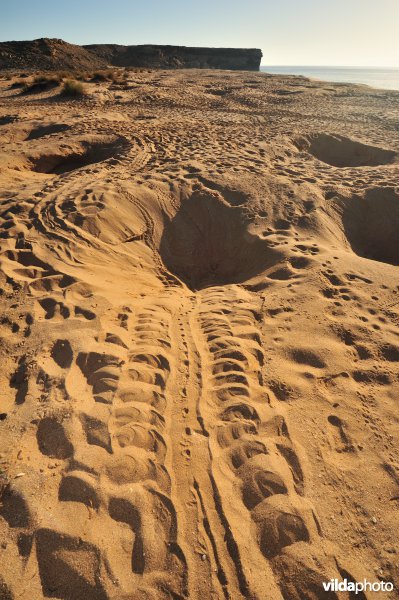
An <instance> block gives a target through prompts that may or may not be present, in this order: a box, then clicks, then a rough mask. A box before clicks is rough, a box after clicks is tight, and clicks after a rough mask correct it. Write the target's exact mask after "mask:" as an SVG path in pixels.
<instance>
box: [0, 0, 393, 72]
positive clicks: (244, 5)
mask: <svg viewBox="0 0 399 600" xmlns="http://www.w3.org/2000/svg"><path fill="white" fill-rule="evenodd" d="M398 31H399V0H330V1H326V0H303V1H302V2H300V1H297V0H240V2H238V1H236V0H230V1H229V0H199V1H197V2H192V1H190V0H186V1H184V0H169V1H162V0H140V1H137V0H96V1H94V0H69V1H64V0H0V40H1V41H6V40H23V39H34V38H38V37H57V38H63V39H64V40H66V41H68V42H72V43H77V44H89V43H105V42H108V43H119V44H145V43H153V44H177V45H179V44H182V45H187V46H227V47H231V46H233V47H258V48H262V50H263V54H264V57H263V60H262V64H265V65H267V64H269V65H284V64H285V65H351V66H391V67H399V34H398Z"/></svg>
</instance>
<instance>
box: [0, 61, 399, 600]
mask: <svg viewBox="0 0 399 600" xmlns="http://www.w3.org/2000/svg"><path fill="white" fill-rule="evenodd" d="M11 83H12V82H11ZM0 85H1V98H2V99H1V108H0V110H1V113H0V171H1V173H0V182H1V191H2V194H1V196H2V202H1V212H0V240H1V254H0V276H1V281H2V286H1V287H2V293H1V296H0V302H1V306H2V317H1V322H0V351H1V358H2V365H3V368H2V370H1V378H2V385H1V390H2V391H1V396H0V418H1V420H0V428H1V438H0V439H1V442H0V598H1V599H3V598H4V599H5V600H9V599H10V598H12V599H16V598H22V599H24V598H26V599H27V598H28V597H29V599H32V598H34V599H35V600H36V599H42V598H56V599H59V600H70V599H71V600H72V599H73V600H78V599H81V598H83V597H85V598H88V600H103V599H104V600H105V599H112V600H117V599H118V600H122V599H123V600H128V599H129V600H144V599H145V600H147V599H148V600H150V599H151V600H155V599H162V598H165V599H166V598H168V599H172V598H173V599H177V598H189V599H193V600H194V599H196V598H215V599H216V598H221V599H224V598H232V599H233V598H234V599H240V598H242V599H244V598H245V599H247V598H248V599H257V600H264V599H271V600H303V599H308V600H319V599H322V598H326V599H327V598H328V599H332V598H337V599H338V598H339V599H346V600H350V598H351V596H350V595H349V594H348V593H345V592H339V593H335V592H330V593H326V592H324V590H323V586H322V582H323V581H328V580H329V579H331V578H338V579H342V578H345V577H346V578H348V579H350V580H352V581H360V580H362V579H363V578H364V577H366V578H367V579H369V580H371V581H376V580H380V579H381V580H385V581H392V582H394V584H395V585H396V586H398V585H399V565H398V554H397V552H398V549H397V533H398V531H397V509H398V497H399V493H398V483H399V460H398V453H397V436H398V418H397V410H396V403H397V397H398V391H399V370H398V365H399V329H398V327H399V286H398V265H399V251H398V244H397V239H398V231H399V187H398V172H399V164H398V156H399V135H398V129H397V126H396V123H397V116H398V109H399V94H398V93H395V92H386V91H378V90H371V89H367V88H366V87H364V86H350V85H342V84H327V83H317V82H313V81H309V80H307V79H305V78H290V77H285V78H283V77H277V76H276V77H268V76H266V75H264V74H261V73H259V74H256V73H251V74H248V73H228V72H222V71H220V72H219V71H195V70H190V71H189V70H188V71H179V72H171V71H168V72H166V71H152V72H149V73H134V72H132V73H130V74H129V78H128V79H127V83H126V84H124V85H123V86H122V85H118V84H115V83H113V84H109V83H108V82H105V83H91V84H86V85H87V88H88V92H89V93H88V95H87V97H85V98H83V99H82V100H70V101H65V100H60V98H59V97H58V96H57V91H55V90H50V91H47V92H46V91H45V92H43V93H40V94H32V95H30V96H29V97H27V96H26V95H25V96H24V95H22V94H20V92H19V91H18V90H17V91H16V90H15V89H13V88H10V82H9V81H6V80H3V81H1V82H0ZM357 597H358V598H374V597H378V594H372V595H370V594H368V593H366V594H364V595H363V596H361V595H360V594H358V596H357ZM381 597H384V598H389V599H391V598H392V599H393V598H395V592H393V593H392V594H381Z"/></svg>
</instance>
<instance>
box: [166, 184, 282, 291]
mask: <svg viewBox="0 0 399 600" xmlns="http://www.w3.org/2000/svg"><path fill="white" fill-rule="evenodd" d="M221 224H223V227H221ZM249 224H250V220H249V219H248V218H246V216H245V213H244V212H243V211H242V210H241V209H239V208H236V207H232V206H230V204H228V203H227V202H226V201H225V200H224V199H223V197H222V196H220V195H218V194H212V193H211V192H210V191H205V190H204V191H198V192H194V193H193V194H192V195H191V196H190V197H188V198H186V199H184V201H183V202H182V204H181V205H180V207H179V210H178V211H177V213H176V215H175V216H174V217H173V219H172V220H171V221H170V222H169V223H167V225H166V227H165V229H164V232H163V235H162V239H161V244H160V255H161V257H162V259H163V261H164V263H165V265H166V267H167V268H168V269H169V270H170V271H171V273H173V274H175V275H177V276H178V277H179V279H181V280H182V281H184V282H185V283H186V284H187V285H188V287H189V288H190V289H192V290H199V289H201V288H204V287H209V286H212V285H225V284H229V283H241V282H244V281H248V280H249V279H251V277H253V276H255V275H258V274H260V273H262V272H263V271H265V270H266V269H267V268H268V267H270V266H272V265H273V264H276V263H277V262H278V260H279V258H281V254H279V253H278V252H277V251H275V250H273V249H272V248H270V246H269V244H268V242H267V241H266V240H264V239H261V237H260V236H259V235H257V234H254V233H251V232H250V231H249V228H248V226H249Z"/></svg>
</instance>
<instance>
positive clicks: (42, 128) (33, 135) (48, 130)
mask: <svg viewBox="0 0 399 600" xmlns="http://www.w3.org/2000/svg"><path fill="white" fill-rule="evenodd" d="M68 129H70V127H69V125H66V124H65V123H50V124H48V125H39V126H38V127H34V128H33V129H31V131H30V132H29V135H28V137H27V138H26V139H27V140H37V139H38V138H41V137H44V136H46V135H52V134H53V133H61V132H62V131H67V130H68Z"/></svg>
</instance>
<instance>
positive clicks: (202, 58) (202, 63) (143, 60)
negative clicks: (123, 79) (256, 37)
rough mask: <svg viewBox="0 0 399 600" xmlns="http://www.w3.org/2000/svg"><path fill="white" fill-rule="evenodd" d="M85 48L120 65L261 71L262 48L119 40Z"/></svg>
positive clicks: (113, 63) (112, 63)
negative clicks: (125, 43) (124, 43)
mask: <svg viewBox="0 0 399 600" xmlns="http://www.w3.org/2000/svg"><path fill="white" fill-rule="evenodd" d="M83 48H85V49H87V50H89V51H90V52H92V53H93V54H94V55H95V56H98V57H99V58H101V59H103V60H105V61H106V62H107V63H108V64H111V65H115V66H119V67H152V68H162V69H231V70H243V71H259V66H260V61H261V58H262V51H261V50H259V49H257V48H194V47H189V46H157V45H142V46H120V45H118V44H90V45H88V46H83Z"/></svg>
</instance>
